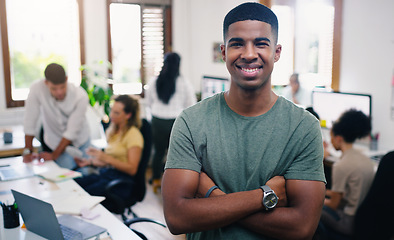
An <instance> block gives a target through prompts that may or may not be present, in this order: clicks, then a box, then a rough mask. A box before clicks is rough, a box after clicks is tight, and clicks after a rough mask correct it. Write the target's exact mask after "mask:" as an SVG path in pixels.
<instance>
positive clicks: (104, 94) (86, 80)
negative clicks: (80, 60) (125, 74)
mask: <svg viewBox="0 0 394 240" xmlns="http://www.w3.org/2000/svg"><path fill="white" fill-rule="evenodd" d="M110 69H112V66H111V63H109V62H104V61H99V62H98V63H97V64H94V66H93V67H92V66H87V65H82V66H81V67H80V70H81V71H82V80H81V84H80V85H81V87H82V88H83V89H85V91H86V92H87V94H88V97H89V102H90V105H91V106H92V107H93V109H95V111H96V113H97V115H98V116H99V117H100V119H101V120H102V123H103V125H104V128H105V127H106V125H105V124H107V123H108V121H109V112H110V111H111V108H110V101H111V97H112V94H113V93H112V88H111V86H110V84H111V83H112V79H111V76H108V75H110V74H109V73H108V70H110Z"/></svg>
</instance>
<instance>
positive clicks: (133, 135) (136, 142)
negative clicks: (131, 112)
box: [123, 127, 144, 149]
mask: <svg viewBox="0 0 394 240" xmlns="http://www.w3.org/2000/svg"><path fill="white" fill-rule="evenodd" d="M123 141H125V142H126V143H125V145H126V147H127V149H129V148H132V147H140V148H143V147H144V138H143V137H142V134H141V132H140V131H139V130H138V129H137V128H136V127H132V128H130V130H129V131H128V132H127V133H126V136H125V138H124V140H123Z"/></svg>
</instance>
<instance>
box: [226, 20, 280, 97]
mask: <svg viewBox="0 0 394 240" xmlns="http://www.w3.org/2000/svg"><path fill="white" fill-rule="evenodd" d="M281 50H282V47H281V46H280V45H277V44H276V42H275V39H274V35H273V34H272V32H271V25H269V24H268V23H265V22H261V21H252V20H246V21H240V22H235V23H233V24H231V25H230V26H229V28H228V32H227V36H226V42H225V45H222V46H221V51H222V57H223V60H224V61H225V62H226V66H227V69H228V71H229V73H230V74H231V80H232V83H235V84H236V85H237V86H238V87H240V88H241V89H244V90H257V89H259V88H261V87H262V86H264V84H266V83H267V82H268V81H269V80H270V78H271V73H272V70H273V67H274V62H276V61H278V60H279V57H280V53H281Z"/></svg>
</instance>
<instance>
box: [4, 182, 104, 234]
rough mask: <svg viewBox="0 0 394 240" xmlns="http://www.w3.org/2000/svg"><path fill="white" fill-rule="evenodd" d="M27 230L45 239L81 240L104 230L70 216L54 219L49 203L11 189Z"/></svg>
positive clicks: (54, 215) (53, 212)
mask: <svg viewBox="0 0 394 240" xmlns="http://www.w3.org/2000/svg"><path fill="white" fill-rule="evenodd" d="M11 191H12V195H14V198H15V202H16V204H17V205H18V210H19V212H20V213H21V215H22V218H23V221H24V223H25V226H26V228H27V230H29V231H31V232H33V233H35V234H38V235H40V236H42V237H44V238H47V239H56V240H57V239H60V240H61V239H65V240H69V239H72V240H83V239H89V238H92V237H97V236H99V235H100V234H102V233H104V232H106V231H107V230H106V229H105V228H102V227H100V226H97V225H95V224H92V223H88V222H86V221H84V220H82V219H79V218H76V217H74V216H71V215H62V216H60V217H56V214H55V211H54V210H53V207H52V205H51V204H50V203H47V202H44V201H41V200H39V199H37V198H33V197H30V196H28V195H26V194H23V193H21V192H18V191H15V190H13V189H11Z"/></svg>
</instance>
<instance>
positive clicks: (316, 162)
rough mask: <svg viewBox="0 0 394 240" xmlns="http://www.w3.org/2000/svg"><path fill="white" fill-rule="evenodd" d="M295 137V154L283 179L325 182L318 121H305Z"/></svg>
mask: <svg viewBox="0 0 394 240" xmlns="http://www.w3.org/2000/svg"><path fill="white" fill-rule="evenodd" d="M309 119H310V118H309ZM295 135H296V136H298V141H297V145H296V149H297V154H295V158H294V160H293V162H292V164H291V165H290V167H289V168H288V169H287V171H286V173H285V178H286V179H299V180H312V181H322V182H326V179H325V176H324V170H323V139H322V136H321V130H320V126H319V123H318V121H315V119H312V120H308V119H306V121H304V122H303V123H302V125H301V126H300V127H299V129H298V130H297V131H296V132H295Z"/></svg>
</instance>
